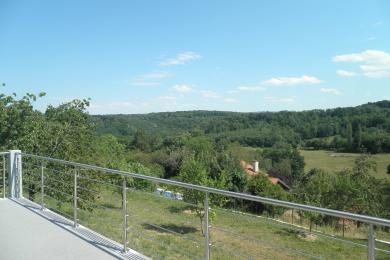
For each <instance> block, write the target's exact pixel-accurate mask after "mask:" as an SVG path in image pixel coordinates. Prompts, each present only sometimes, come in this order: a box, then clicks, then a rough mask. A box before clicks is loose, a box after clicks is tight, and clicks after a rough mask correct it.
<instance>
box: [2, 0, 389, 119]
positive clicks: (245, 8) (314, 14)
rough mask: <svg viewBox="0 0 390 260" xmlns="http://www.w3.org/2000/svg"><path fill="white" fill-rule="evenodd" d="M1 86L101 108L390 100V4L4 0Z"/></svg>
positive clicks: (301, 106) (304, 106)
mask: <svg viewBox="0 0 390 260" xmlns="http://www.w3.org/2000/svg"><path fill="white" fill-rule="evenodd" d="M0 82H1V83H3V82H4V83H5V84H6V86H4V87H1V92H2V93H6V94H10V93H17V95H18V96H19V97H22V96H23V95H24V94H25V93H39V92H46V93H47V95H46V96H45V97H43V98H41V99H39V100H38V101H37V102H36V104H35V106H36V107H37V109H40V110H42V111H44V109H45V108H46V107H47V106H48V105H54V106H56V105H59V104H61V103H64V102H69V101H70V100H72V99H75V98H79V99H83V98H90V99H91V105H90V107H89V112H90V113H91V114H117V113H126V114H136V113H149V112H160V111H183V110H223V111H241V112H249V111H251V112H254V111H279V110H294V111H300V110H308V109H325V108H333V107H340V106H341V107H345V106H356V105H359V104H363V103H367V102H374V101H379V100H384V99H390V1H385V0H383V1H375V0H373V1H357V0H354V1H331V0H326V1H300V0H297V1H277V0H276V1H275V0H273V1H258V0H253V1H250V0H240V1H239V0H237V1H233V0H224V1H222V0H220V1H217V0H213V1H210V0H196V1H190V0H188V1H183V0H177V1H173V0H165V1H158V0H155V1H150V0H139V1H137V0H133V1H127V0H126V1H118V0H112V1H108V0H107V1H101V0H95V1H88V0H85V1H74V0H67V1H39V0H37V1H23V0H20V1H12V0H1V1H0Z"/></svg>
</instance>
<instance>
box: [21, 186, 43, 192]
mask: <svg viewBox="0 0 390 260" xmlns="http://www.w3.org/2000/svg"><path fill="white" fill-rule="evenodd" d="M23 189H27V190H29V191H32V192H35V193H40V192H41V191H40V190H39V191H37V190H35V189H31V188H28V187H23Z"/></svg>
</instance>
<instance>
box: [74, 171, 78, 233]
mask: <svg viewBox="0 0 390 260" xmlns="http://www.w3.org/2000/svg"><path fill="white" fill-rule="evenodd" d="M73 227H74V228H76V227H77V169H74V183H73Z"/></svg>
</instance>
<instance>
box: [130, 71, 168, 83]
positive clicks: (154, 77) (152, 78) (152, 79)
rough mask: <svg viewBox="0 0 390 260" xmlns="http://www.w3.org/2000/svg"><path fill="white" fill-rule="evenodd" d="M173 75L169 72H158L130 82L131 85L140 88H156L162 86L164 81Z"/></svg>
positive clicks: (141, 76)
mask: <svg viewBox="0 0 390 260" xmlns="http://www.w3.org/2000/svg"><path fill="white" fill-rule="evenodd" d="M172 76H173V74H172V73H170V72H167V71H157V72H151V73H147V74H143V75H140V76H138V77H136V78H135V79H134V80H132V81H130V85H133V86H138V87H154V86H159V85H160V84H161V82H160V81H161V80H162V79H166V78H169V77H172Z"/></svg>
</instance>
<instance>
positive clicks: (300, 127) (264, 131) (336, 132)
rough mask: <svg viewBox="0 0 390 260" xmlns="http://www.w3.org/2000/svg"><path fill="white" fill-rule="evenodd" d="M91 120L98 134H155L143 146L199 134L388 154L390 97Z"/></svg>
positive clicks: (263, 143) (126, 136)
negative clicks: (305, 107) (316, 106)
mask: <svg viewBox="0 0 390 260" xmlns="http://www.w3.org/2000/svg"><path fill="white" fill-rule="evenodd" d="M94 120H95V122H96V124H97V131H98V132H99V133H111V134H114V135H115V136H117V137H120V138H122V139H124V140H125V141H127V142H131V140H133V138H136V135H137V134H139V132H138V131H139V130H140V129H142V131H144V133H147V134H149V136H150V137H153V140H151V139H149V140H150V141H149V142H143V143H142V142H141V144H142V145H144V146H145V147H150V146H154V147H156V146H158V145H161V142H162V139H163V137H165V136H172V135H174V134H178V133H181V132H198V133H204V134H206V135H208V136H210V137H213V138H214V139H216V140H221V139H226V140H228V141H229V142H235V141H237V142H239V143H240V144H242V145H247V146H253V147H270V146H272V145H274V144H276V143H280V142H285V143H289V144H291V145H294V146H297V145H300V146H306V147H312V148H315V149H335V150H340V151H353V152H360V151H361V150H362V149H366V150H367V151H368V152H370V153H378V152H390V133H389V131H390V101H380V102H376V103H368V104H365V105H361V106H357V107H348V108H335V109H327V110H310V111H303V112H289V111H282V112H261V113H234V112H218V111H188V112H173V113H168V112H166V113H151V114H146V115H100V116H94ZM138 139H140V138H139V136H138ZM141 140H142V138H141Z"/></svg>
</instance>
